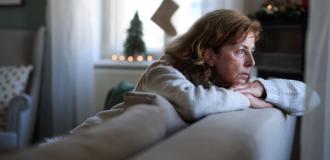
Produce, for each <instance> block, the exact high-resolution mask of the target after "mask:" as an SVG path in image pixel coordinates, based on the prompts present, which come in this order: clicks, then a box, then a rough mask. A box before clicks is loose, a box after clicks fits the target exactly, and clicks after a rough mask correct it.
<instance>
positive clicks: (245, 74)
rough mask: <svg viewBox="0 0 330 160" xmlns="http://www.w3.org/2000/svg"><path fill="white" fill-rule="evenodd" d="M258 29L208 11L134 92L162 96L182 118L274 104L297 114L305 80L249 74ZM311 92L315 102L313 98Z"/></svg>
mask: <svg viewBox="0 0 330 160" xmlns="http://www.w3.org/2000/svg"><path fill="white" fill-rule="evenodd" d="M260 31H261V27H260V24H259V23H258V22H257V21H254V20H251V19H249V18H248V17H246V16H244V15H242V14H240V13H238V12H236V11H232V10H225V9H223V10H216V11H213V12H210V13H208V14H206V15H205V16H203V17H201V18H200V19H199V20H198V21H197V22H196V23H195V24H194V25H193V26H192V27H191V28H190V30H189V31H188V32H186V33H185V34H183V35H182V36H181V37H179V38H177V39H176V40H174V41H173V42H172V43H171V44H170V45H169V46H168V47H167V49H166V50H165V56H163V57H162V58H161V60H159V61H157V62H155V63H154V64H152V65H151V66H150V67H149V68H148V69H147V70H146V72H145V73H144V74H143V75H142V77H141V78H140V80H139V82H138V83H137V86H136V88H135V90H136V91H147V92H154V93H157V94H159V95H161V96H163V97H165V98H166V99H168V100H169V101H171V102H172V103H173V104H174V105H175V106H176V107H177V108H176V109H177V111H178V112H179V114H180V115H181V116H182V118H183V119H184V120H186V121H195V120H198V119H200V118H202V117H204V116H206V115H209V114H212V113H219V112H228V111H235V110H241V109H246V108H249V107H250V108H269V107H274V106H276V107H278V108H280V109H282V110H284V111H286V112H289V113H290V114H292V115H302V114H303V112H304V97H305V89H306V85H305V84H304V83H302V82H299V81H294V80H284V79H272V80H264V79H261V78H258V79H255V80H253V78H252V77H250V71H251V67H253V66H254V65H255V61H254V58H253V53H254V50H255V43H256V41H257V40H258V39H259V36H260ZM313 96H314V97H315V99H316V101H315V103H314V104H313V105H316V104H317V98H318V97H317V95H316V94H313Z"/></svg>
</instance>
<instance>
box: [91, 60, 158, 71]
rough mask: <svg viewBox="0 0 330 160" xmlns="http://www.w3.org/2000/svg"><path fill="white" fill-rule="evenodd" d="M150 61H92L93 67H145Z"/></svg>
mask: <svg viewBox="0 0 330 160" xmlns="http://www.w3.org/2000/svg"><path fill="white" fill-rule="evenodd" d="M151 63H152V62H148V61H142V62H127V61H124V62H121V61H112V60H105V59H102V60H99V61H97V62H96V63H94V68H95V69H114V68H116V69H146V68H147V67H148V66H149V65H150V64H151Z"/></svg>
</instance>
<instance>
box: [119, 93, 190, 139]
mask: <svg viewBox="0 0 330 160" xmlns="http://www.w3.org/2000/svg"><path fill="white" fill-rule="evenodd" d="M136 104H151V105H154V106H157V107H159V108H161V109H163V110H164V111H165V113H166V135H167V136H168V135H171V134H173V133H175V132H177V131H178V130H180V129H182V128H184V127H186V126H187V123H186V122H184V121H183V120H182V118H181V117H180V116H179V114H178V113H177V111H176V110H175V107H174V106H173V105H172V104H171V103H170V102H169V101H168V100H167V99H165V98H164V97H162V96H160V95H158V94H155V93H151V92H137V91H131V92H128V93H125V94H124V106H133V105H136Z"/></svg>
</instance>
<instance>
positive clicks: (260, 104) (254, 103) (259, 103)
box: [244, 94, 274, 109]
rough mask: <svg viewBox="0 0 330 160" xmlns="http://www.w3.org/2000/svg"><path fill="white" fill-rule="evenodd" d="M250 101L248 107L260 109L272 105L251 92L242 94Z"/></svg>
mask: <svg viewBox="0 0 330 160" xmlns="http://www.w3.org/2000/svg"><path fill="white" fill-rule="evenodd" d="M244 95H245V96H246V97H247V98H248V99H249V100H250V103H251V106H250V108H255V109H261V108H271V107H274V106H273V105H272V104H270V103H268V102H265V101H263V100H261V99H259V98H257V97H254V96H253V95H251V94H244Z"/></svg>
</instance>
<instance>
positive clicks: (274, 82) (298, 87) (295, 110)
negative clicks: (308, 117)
mask: <svg viewBox="0 0 330 160" xmlns="http://www.w3.org/2000/svg"><path fill="white" fill-rule="evenodd" d="M257 80H258V81H259V82H261V83H262V85H263V86H264V87H265V90H266V93H267V96H266V99H265V101H266V102H269V103H272V104H274V105H276V106H277V107H278V108H280V109H283V110H285V111H287V112H288V113H290V114H292V115H295V116H300V115H303V114H304V112H305V110H306V109H305V96H306V89H308V88H307V87H308V86H306V84H305V83H303V82H300V81H296V80H285V79H270V80H264V79H262V78H258V79H257ZM309 90H310V91H311V92H312V94H311V103H309V105H310V107H315V106H317V105H318V104H319V103H320V99H319V96H318V95H317V93H316V92H315V91H313V90H311V89H309Z"/></svg>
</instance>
